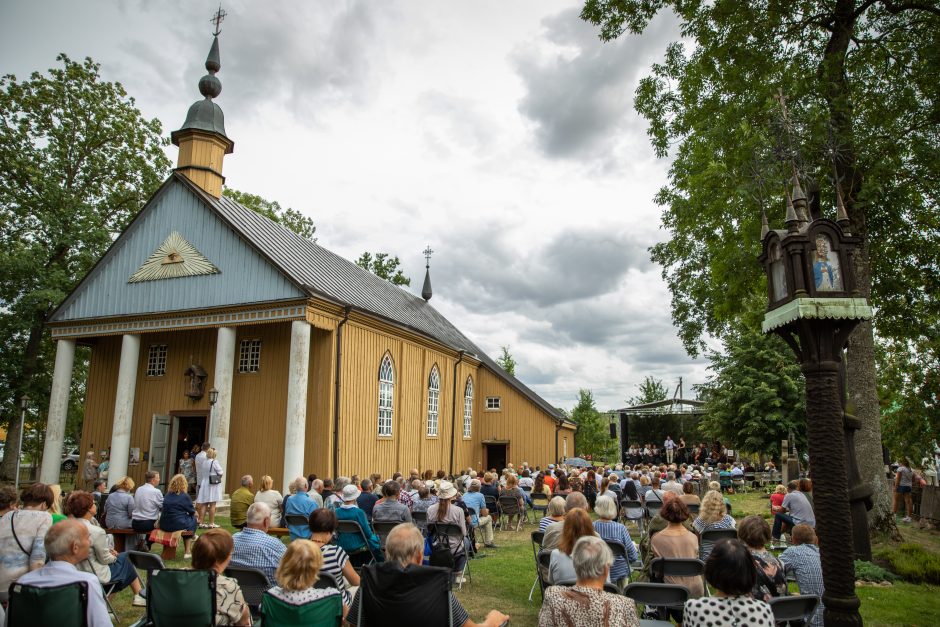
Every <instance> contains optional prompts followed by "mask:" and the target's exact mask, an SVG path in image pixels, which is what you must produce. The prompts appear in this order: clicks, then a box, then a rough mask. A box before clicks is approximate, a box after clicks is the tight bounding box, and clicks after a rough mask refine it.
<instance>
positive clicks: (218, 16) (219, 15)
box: [209, 3, 228, 37]
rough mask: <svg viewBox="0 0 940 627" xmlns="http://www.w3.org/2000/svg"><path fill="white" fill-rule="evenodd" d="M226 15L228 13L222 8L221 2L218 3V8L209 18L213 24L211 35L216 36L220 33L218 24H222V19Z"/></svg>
mask: <svg viewBox="0 0 940 627" xmlns="http://www.w3.org/2000/svg"><path fill="white" fill-rule="evenodd" d="M226 15H228V13H226V12H225V11H223V10H222V4H221V3H219V10H218V11H216V12H215V15H213V16H212V19H211V20H209V23H210V24H215V31H214V32H213V33H212V34H213V36H215V37H218V36H219V35H220V34H221V33H222V29H221V28H219V26H220V25H221V24H222V20H224V19H225V16H226Z"/></svg>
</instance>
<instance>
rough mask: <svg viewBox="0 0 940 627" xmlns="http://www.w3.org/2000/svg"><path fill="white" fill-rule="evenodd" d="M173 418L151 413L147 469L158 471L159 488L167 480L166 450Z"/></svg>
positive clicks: (161, 487) (164, 486)
mask: <svg viewBox="0 0 940 627" xmlns="http://www.w3.org/2000/svg"><path fill="white" fill-rule="evenodd" d="M172 425H173V419H172V418H170V417H169V416H161V415H159V414H154V415H153V426H152V427H151V428H150V456H149V459H150V462H149V466H148V469H149V470H154V471H156V472H159V473H160V485H159V486H158V487H159V488H160V489H161V490H164V489H166V482H167V474H169V473H168V472H167V459H168V458H167V454H168V453H169V451H168V450H167V448H168V445H169V443H170V427H172Z"/></svg>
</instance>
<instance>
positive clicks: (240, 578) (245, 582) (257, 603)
mask: <svg viewBox="0 0 940 627" xmlns="http://www.w3.org/2000/svg"><path fill="white" fill-rule="evenodd" d="M225 576H226V577H231V578H232V579H234V580H235V581H237V582H238V587H239V588H241V590H242V595H243V596H244V597H245V603H247V604H248V609H249V610H250V611H251V615H252V617H254V618H257V617H259V616H261V599H262V598H263V596H264V591H265V590H267V589H268V588H269V587H270V586H269V584H268V576H267V575H265V574H264V572H263V571H261V570H259V569H257V568H247V567H244V566H229V567H228V568H226V569H225Z"/></svg>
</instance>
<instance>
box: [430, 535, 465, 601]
mask: <svg viewBox="0 0 940 627" xmlns="http://www.w3.org/2000/svg"><path fill="white" fill-rule="evenodd" d="M432 534H436V535H437V536H438V537H443V536H446V537H447V538H448V539H451V538H460V545H459V546H460V548H459V549H458V550H457V551H454V549H451V553H453V555H454V557H459V556H461V555H463V558H464V560H463V568H462V569H461V570H460V573H459V574H460V577H461V579H466V580H467V581H469V582H470V583H473V575H472V573H471V572H470V553H469V552H468V551H467V544H466V543H465V542H464V538H465V537H466V535H465V534H464V532H463V531H462V530H461V529H460V527H459V526H457V525H453V524H451V523H442V522H432V523H428V537H431V535H432ZM448 546H449V544H448ZM454 572H455V573H456V571H454ZM457 589H458V590H462V589H463V581H460V582H459V583H458V584H457Z"/></svg>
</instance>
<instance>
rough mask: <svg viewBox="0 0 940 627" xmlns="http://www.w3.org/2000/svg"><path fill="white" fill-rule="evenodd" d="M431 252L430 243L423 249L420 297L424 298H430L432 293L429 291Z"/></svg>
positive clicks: (432, 252)
mask: <svg viewBox="0 0 940 627" xmlns="http://www.w3.org/2000/svg"><path fill="white" fill-rule="evenodd" d="M433 254H434V251H433V250H431V246H430V245H429V246H428V247H427V248H425V249H424V286H423V287H422V288H421V298H423V299H424V300H431V296H432V295H433V294H434V292H433V291H431V255H433Z"/></svg>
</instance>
